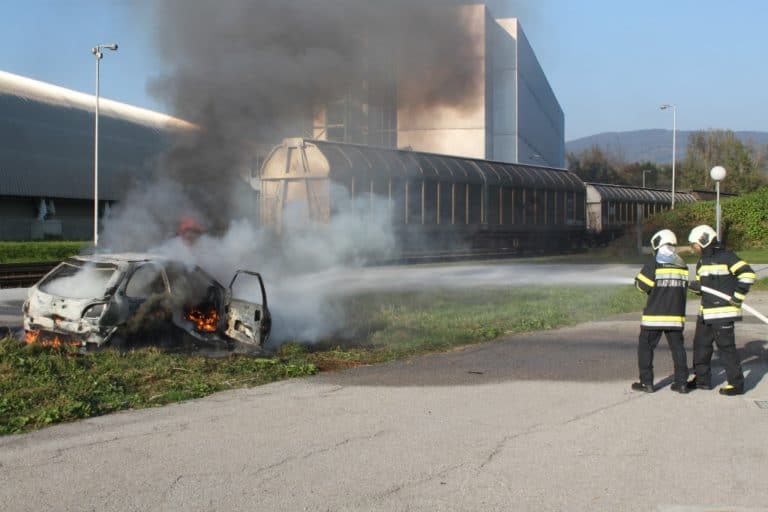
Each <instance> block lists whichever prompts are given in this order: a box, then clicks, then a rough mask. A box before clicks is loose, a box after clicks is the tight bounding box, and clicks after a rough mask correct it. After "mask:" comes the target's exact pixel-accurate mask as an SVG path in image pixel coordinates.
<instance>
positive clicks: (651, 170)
mask: <svg viewBox="0 0 768 512" xmlns="http://www.w3.org/2000/svg"><path fill="white" fill-rule="evenodd" d="M647 172H653V169H645V170H643V188H645V173H647Z"/></svg>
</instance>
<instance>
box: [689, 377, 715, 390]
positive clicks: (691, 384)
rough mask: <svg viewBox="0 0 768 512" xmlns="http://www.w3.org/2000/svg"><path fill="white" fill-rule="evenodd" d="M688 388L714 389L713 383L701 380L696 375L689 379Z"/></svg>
mask: <svg viewBox="0 0 768 512" xmlns="http://www.w3.org/2000/svg"><path fill="white" fill-rule="evenodd" d="M687 386H688V389H712V385H711V384H709V383H707V382H699V381H698V380H697V379H696V377H694V378H693V379H691V380H689V381H688V384H687Z"/></svg>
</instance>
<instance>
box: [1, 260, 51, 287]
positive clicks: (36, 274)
mask: <svg viewBox="0 0 768 512" xmlns="http://www.w3.org/2000/svg"><path fill="white" fill-rule="evenodd" d="M59 263H60V262H58V261H44V262H40V263H0V288H23V287H27V286H32V285H33V284H35V283H36V282H38V281H39V280H40V279H41V278H42V277H43V276H44V275H45V274H47V273H48V272H50V271H51V269H53V267H55V266H56V265H58V264H59Z"/></svg>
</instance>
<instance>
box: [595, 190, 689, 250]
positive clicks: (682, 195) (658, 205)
mask: <svg viewBox="0 0 768 512" xmlns="http://www.w3.org/2000/svg"><path fill="white" fill-rule="evenodd" d="M585 185H586V187H587V207H586V210H587V237H588V239H589V241H590V244H591V245H603V244H606V243H608V242H610V241H611V240H613V239H615V238H617V237H618V236H621V235H622V234H624V233H625V232H626V231H627V229H628V228H630V227H633V226H637V225H638V224H640V223H642V222H643V221H644V220H645V219H647V218H649V217H652V216H654V215H655V214H657V213H659V212H661V211H663V210H668V209H669V208H670V206H671V203H672V192H670V191H669V190H659V189H651V188H644V187H631V186H626V185H609V184H607V183H585ZM697 200H698V199H697V197H696V196H695V195H694V194H693V193H690V192H675V201H676V202H677V203H693V202H696V201H697Z"/></svg>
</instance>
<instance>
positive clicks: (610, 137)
mask: <svg viewBox="0 0 768 512" xmlns="http://www.w3.org/2000/svg"><path fill="white" fill-rule="evenodd" d="M690 133H692V132H690V131H682V130H677V134H676V139H677V140H676V145H677V158H678V161H679V160H681V159H683V158H685V148H686V147H687V144H688V135H689V134H690ZM734 134H735V135H736V137H738V138H739V140H741V141H742V142H743V143H745V144H750V143H751V144H755V145H758V146H763V145H766V144H768V132H747V131H744V132H734ZM592 146H598V147H599V148H600V149H601V150H603V151H604V152H606V153H608V154H610V155H613V156H616V157H618V158H621V159H622V160H624V161H626V162H645V161H649V162H653V163H656V164H668V163H670V162H671V161H672V130H634V131H630V132H606V133H598V134H597V135H590V136H588V137H582V138H580V139H574V140H571V141H568V142H566V143H565V151H566V152H567V153H579V152H581V151H583V150H585V149H589V148H591V147H592Z"/></svg>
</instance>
